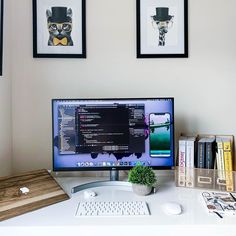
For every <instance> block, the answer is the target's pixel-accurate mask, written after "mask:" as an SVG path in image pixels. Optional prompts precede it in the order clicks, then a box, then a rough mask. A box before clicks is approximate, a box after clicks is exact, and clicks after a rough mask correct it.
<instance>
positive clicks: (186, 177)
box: [178, 135, 234, 191]
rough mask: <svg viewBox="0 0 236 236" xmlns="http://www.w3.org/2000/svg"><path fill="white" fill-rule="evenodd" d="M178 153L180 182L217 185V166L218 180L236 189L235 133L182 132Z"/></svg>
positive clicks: (231, 189) (193, 184)
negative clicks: (235, 172)
mask: <svg viewBox="0 0 236 236" xmlns="http://www.w3.org/2000/svg"><path fill="white" fill-rule="evenodd" d="M178 153H179V155H178V165H179V173H178V186H185V187H195V185H196V187H201V188H202V187H203V188H214V187H212V185H213V184H214V181H215V176H213V175H214V173H215V172H214V171H213V169H217V171H216V172H217V174H218V176H217V178H216V181H217V184H218V185H223V186H224V187H225V188H226V189H225V190H226V191H234V183H233V173H232V171H233V136H213V135H212V136H204V137H201V136H181V137H180V139H179V151H178ZM195 168H198V169H195ZM223 190H224V189H223Z"/></svg>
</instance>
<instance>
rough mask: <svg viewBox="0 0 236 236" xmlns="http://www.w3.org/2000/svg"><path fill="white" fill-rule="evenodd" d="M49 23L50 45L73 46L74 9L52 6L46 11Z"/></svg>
mask: <svg viewBox="0 0 236 236" xmlns="http://www.w3.org/2000/svg"><path fill="white" fill-rule="evenodd" d="M46 16H47V23H48V32H49V39H48V46H73V40H72V38H71V31H72V9H71V8H69V9H67V7H52V8H51V10H49V9H48V10H47V11H46Z"/></svg>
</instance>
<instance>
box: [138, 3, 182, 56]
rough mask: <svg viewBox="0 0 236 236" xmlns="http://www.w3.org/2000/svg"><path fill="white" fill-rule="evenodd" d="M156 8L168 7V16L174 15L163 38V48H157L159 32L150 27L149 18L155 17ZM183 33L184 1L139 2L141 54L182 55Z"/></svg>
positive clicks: (150, 21) (150, 20)
mask: <svg viewBox="0 0 236 236" xmlns="http://www.w3.org/2000/svg"><path fill="white" fill-rule="evenodd" d="M157 7H168V8H169V15H174V19H173V22H174V23H173V26H172V28H170V29H169V30H168V33H167V34H166V37H165V39H166V45H165V46H158V41H159V32H158V30H157V29H154V28H153V26H152V19H151V16H153V15H156V8H157ZM186 20H187V19H186ZM184 32H185V31H184V0H178V1H177V0H145V1H144V0H141V1H140V53H141V54H183V53H184V49H185V47H184V45H185V38H184Z"/></svg>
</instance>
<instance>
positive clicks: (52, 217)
mask: <svg viewBox="0 0 236 236" xmlns="http://www.w3.org/2000/svg"><path fill="white" fill-rule="evenodd" d="M101 179H102V178H101ZM103 179H104V178H103ZM159 179H160V180H159V181H160V187H159V189H158V191H157V193H156V194H152V195H150V196H147V197H140V196H137V195H135V194H134V193H133V192H131V191H129V189H126V188H125V187H123V188H120V187H113V186H112V187H97V188H94V189H93V190H94V191H96V193H97V194H98V195H97V197H96V198H95V199H94V200H145V201H146V202H147V203H148V205H149V207H150V210H151V216H146V217H90V218H78V217H75V211H76V208H77V205H78V202H79V201H80V200H84V198H83V191H82V192H78V193H75V194H73V195H72V196H71V199H70V200H67V201H64V202H61V203H58V204H55V205H52V206H49V207H46V208H43V209H40V210H37V211H34V212H31V213H27V214H24V215H21V216H18V217H15V218H12V219H9V220H6V221H3V222H1V223H0V235H1V236H21V235H24V236H28V235H30V236H48V235H55V236H61V235H80V236H81V235H86V236H89V235H96V236H100V235H101V236H106V235H109V236H111V235H112V236H116V235H117V236H125V235H134V236H139V235H140V236H141V235H142V236H143V235H147V234H150V235H158V236H159V235H160V236H162V235H165V236H170V235H175V236H176V235H181V236H182V235H191V236H195V235H198V236H199V235H201V236H204V235H208V236H209V235H214V236H217V235H221V236H222V235H227V236H236V217H233V216H231V217H230V216H228V217H224V218H223V219H220V218H219V217H217V216H216V215H214V214H213V215H210V214H209V213H207V212H206V209H205V207H204V205H203V203H202V199H201V196H200V193H201V192H202V191H201V190H196V189H186V188H178V187H175V184H174V175H173V172H169V171H167V172H164V175H162V176H160V177H159ZM92 180H94V178H84V177H83V178H81V177H77V178H75V177H73V178H72V177H71V178H68V177H67V178H58V182H59V183H60V184H61V185H62V187H63V188H64V189H65V191H66V192H68V193H70V190H71V187H72V186H75V185H77V184H78V183H80V184H82V183H85V182H89V181H92ZM168 201H176V202H179V203H180V204H181V205H182V206H183V209H184V210H183V213H182V214H181V215H178V216H173V215H172V216H167V215H165V214H164V213H163V212H162V210H161V207H160V206H161V204H163V203H165V202H168Z"/></svg>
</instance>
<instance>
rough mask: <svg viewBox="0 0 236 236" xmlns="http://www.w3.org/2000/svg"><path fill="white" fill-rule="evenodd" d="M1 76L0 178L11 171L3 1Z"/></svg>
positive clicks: (8, 39)
mask: <svg viewBox="0 0 236 236" xmlns="http://www.w3.org/2000/svg"><path fill="white" fill-rule="evenodd" d="M4 5H5V9H4V14H5V13H6V12H8V13H7V14H5V15H4V38H3V41H4V51H3V52H4V56H3V59H4V61H3V76H1V77H0V110H1V112H0V176H5V175H9V174H10V173H11V171H12V153H11V151H12V129H11V125H12V119H11V68H10V66H11V63H10V60H11V58H10V55H11V46H10V43H11V31H10V27H9V26H10V25H11V23H10V20H11V19H10V17H11V14H10V8H9V2H8V1H5V4H4Z"/></svg>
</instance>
